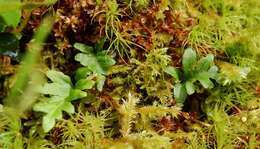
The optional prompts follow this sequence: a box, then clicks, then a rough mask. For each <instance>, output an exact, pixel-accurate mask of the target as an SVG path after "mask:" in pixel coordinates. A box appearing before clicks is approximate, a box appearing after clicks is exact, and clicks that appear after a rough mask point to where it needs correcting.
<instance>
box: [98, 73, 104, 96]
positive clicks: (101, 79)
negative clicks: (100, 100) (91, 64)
mask: <svg viewBox="0 0 260 149" xmlns="http://www.w3.org/2000/svg"><path fill="white" fill-rule="evenodd" d="M105 81H106V77H105V76H103V75H98V76H97V89H98V91H100V92H101V91H102V90H103V86H104V84H105Z"/></svg>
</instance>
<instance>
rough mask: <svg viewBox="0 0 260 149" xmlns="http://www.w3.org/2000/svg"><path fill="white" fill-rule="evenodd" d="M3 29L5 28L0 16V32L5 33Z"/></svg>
mask: <svg viewBox="0 0 260 149" xmlns="http://www.w3.org/2000/svg"><path fill="white" fill-rule="evenodd" d="M5 28H6V23H5V21H4V19H3V18H2V17H1V16H0V32H3V31H5Z"/></svg>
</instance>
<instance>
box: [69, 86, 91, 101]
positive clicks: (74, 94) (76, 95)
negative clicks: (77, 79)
mask: <svg viewBox="0 0 260 149" xmlns="http://www.w3.org/2000/svg"><path fill="white" fill-rule="evenodd" d="M86 96H87V92H84V91H81V90H79V89H73V90H71V91H70V95H69V97H68V98H67V99H66V100H67V101H73V100H77V99H80V98H83V97H86Z"/></svg>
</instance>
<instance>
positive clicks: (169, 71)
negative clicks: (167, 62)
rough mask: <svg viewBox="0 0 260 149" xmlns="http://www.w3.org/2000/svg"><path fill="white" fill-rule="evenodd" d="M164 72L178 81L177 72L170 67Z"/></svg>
mask: <svg viewBox="0 0 260 149" xmlns="http://www.w3.org/2000/svg"><path fill="white" fill-rule="evenodd" d="M164 72H166V73H167V74H169V75H171V76H172V77H174V78H175V79H176V80H180V78H179V70H178V69H176V68H174V67H172V66H168V67H166V68H165V70H164Z"/></svg>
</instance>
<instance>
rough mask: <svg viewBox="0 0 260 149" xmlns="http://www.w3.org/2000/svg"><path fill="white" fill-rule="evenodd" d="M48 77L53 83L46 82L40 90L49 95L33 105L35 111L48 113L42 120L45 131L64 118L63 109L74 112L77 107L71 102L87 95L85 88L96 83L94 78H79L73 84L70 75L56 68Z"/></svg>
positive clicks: (48, 73)
mask: <svg viewBox="0 0 260 149" xmlns="http://www.w3.org/2000/svg"><path fill="white" fill-rule="evenodd" d="M47 77H48V78H49V79H50V80H51V83H45V84H44V85H43V86H42V87H40V89H39V92H40V93H42V94H43V95H48V97H43V99H42V100H41V101H40V102H38V103H36V104H35V105H34V107H33V109H34V111H39V112H43V113H46V114H45V115H44V116H43V122H42V126H43V129H44V131H45V132H48V131H50V130H51V129H52V128H53V127H54V125H55V121H56V120H57V119H62V112H63V111H65V112H67V113H70V114H72V113H74V112H75V109H74V106H73V105H72V103H71V102H72V101H74V100H78V99H80V98H83V97H86V96H87V92H85V91H83V90H86V89H91V88H92V87H93V86H94V84H95V82H94V81H92V80H79V81H78V82H77V83H76V84H75V85H73V84H72V82H71V80H70V77H69V76H67V75H64V74H63V73H62V72H59V71H55V70H50V71H48V72H47Z"/></svg>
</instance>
